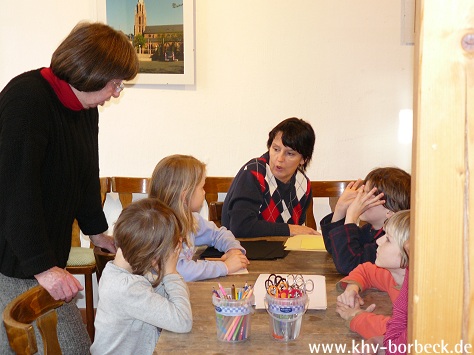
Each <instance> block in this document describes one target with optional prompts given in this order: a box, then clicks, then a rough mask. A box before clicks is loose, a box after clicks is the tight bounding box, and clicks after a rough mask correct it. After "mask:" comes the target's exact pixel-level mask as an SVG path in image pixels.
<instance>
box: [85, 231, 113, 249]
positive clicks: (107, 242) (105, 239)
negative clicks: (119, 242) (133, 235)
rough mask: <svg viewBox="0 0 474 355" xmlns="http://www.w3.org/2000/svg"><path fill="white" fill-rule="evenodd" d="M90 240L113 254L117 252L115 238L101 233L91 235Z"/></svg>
mask: <svg viewBox="0 0 474 355" xmlns="http://www.w3.org/2000/svg"><path fill="white" fill-rule="evenodd" d="M89 238H90V240H91V242H92V243H93V244H94V245H95V246H98V247H99V248H104V249H107V250H108V251H109V252H111V253H116V252H117V249H116V248H115V243H114V237H112V236H110V235H107V234H104V233H101V234H95V235H90V236H89Z"/></svg>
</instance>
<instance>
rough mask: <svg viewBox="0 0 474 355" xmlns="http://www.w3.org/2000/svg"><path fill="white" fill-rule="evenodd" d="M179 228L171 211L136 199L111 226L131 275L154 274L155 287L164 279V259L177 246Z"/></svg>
mask: <svg viewBox="0 0 474 355" xmlns="http://www.w3.org/2000/svg"><path fill="white" fill-rule="evenodd" d="M180 229H181V225H180V223H179V220H178V218H176V215H175V214H174V212H173V210H172V209H171V208H169V207H168V206H166V205H165V204H164V203H162V202H161V201H159V200H157V199H154V198H145V199H141V200H138V201H136V202H134V203H132V204H131V205H129V206H128V207H127V208H125V209H124V210H123V211H122V213H121V214H120V216H119V218H118V220H117V222H116V224H115V227H114V239H115V245H116V247H117V248H120V249H122V253H123V257H124V258H125V260H126V261H127V262H128V263H129V264H130V267H131V268H132V270H133V273H134V274H137V275H145V274H147V273H148V272H152V271H155V272H156V274H157V275H158V276H157V279H156V280H155V281H154V282H153V283H152V285H153V287H156V286H158V284H159V283H160V282H161V280H162V279H163V276H164V265H165V263H166V260H167V259H168V257H169V256H170V255H171V253H173V252H174V251H175V249H176V248H177V246H178V245H179V244H180V234H179V232H180Z"/></svg>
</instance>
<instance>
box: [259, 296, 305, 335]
mask: <svg viewBox="0 0 474 355" xmlns="http://www.w3.org/2000/svg"><path fill="white" fill-rule="evenodd" d="M308 304H309V299H308V295H307V294H304V295H303V296H301V297H297V298H276V297H273V296H271V295H269V294H266V295H265V308H266V310H267V312H268V314H269V315H270V334H271V335H272V337H273V339H276V340H280V341H290V340H295V339H296V338H298V335H299V334H300V330H301V322H302V320H303V315H304V314H305V312H306V310H307V309H308Z"/></svg>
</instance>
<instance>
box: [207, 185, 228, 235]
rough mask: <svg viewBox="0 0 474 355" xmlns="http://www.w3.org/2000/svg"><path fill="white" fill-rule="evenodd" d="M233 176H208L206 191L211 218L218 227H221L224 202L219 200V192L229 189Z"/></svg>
mask: <svg viewBox="0 0 474 355" xmlns="http://www.w3.org/2000/svg"><path fill="white" fill-rule="evenodd" d="M232 180H234V178H233V177H214V176H208V177H206V183H205V184H204V191H206V197H205V198H206V202H207V206H208V209H209V218H208V219H209V220H210V221H213V222H214V223H215V224H216V225H217V226H218V227H221V217H222V205H223V202H221V201H217V199H218V194H219V192H220V193H226V192H227V191H229V188H230V185H231V184H232Z"/></svg>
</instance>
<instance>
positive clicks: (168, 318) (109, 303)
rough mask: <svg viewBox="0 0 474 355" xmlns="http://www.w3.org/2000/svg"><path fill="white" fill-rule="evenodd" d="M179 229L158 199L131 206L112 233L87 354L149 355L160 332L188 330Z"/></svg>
mask: <svg viewBox="0 0 474 355" xmlns="http://www.w3.org/2000/svg"><path fill="white" fill-rule="evenodd" d="M180 230H181V225H180V223H179V220H178V219H177V217H176V215H175V214H174V212H173V211H172V210H171V209H170V208H169V207H168V206H166V205H165V204H163V203H162V202H160V201H159V200H157V199H151V198H146V199H142V200H139V201H137V202H134V203H132V204H131V205H130V206H128V207H127V208H126V209H124V210H123V211H122V213H121V214H120V216H119V218H118V220H117V222H116V224H115V228H114V238H115V244H116V246H117V253H116V255H115V259H114V260H113V261H110V262H108V263H107V265H106V266H105V268H104V271H103V273H102V276H101V279H100V283H99V304H98V307H97V314H96V317H95V340H94V343H93V344H92V347H91V349H90V351H91V354H92V355H95V354H101V355H103V354H151V353H152V352H153V351H154V349H155V346H156V343H157V341H158V338H159V336H160V333H161V330H162V329H166V330H168V331H171V332H177V333H187V332H189V331H190V330H191V327H192V321H193V318H192V312H191V302H190V300H189V290H188V288H187V286H186V283H185V282H184V280H183V278H182V276H180V275H179V274H178V272H177V271H176V263H177V261H178V255H179V253H180V251H181V244H182V240H181V237H180Z"/></svg>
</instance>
